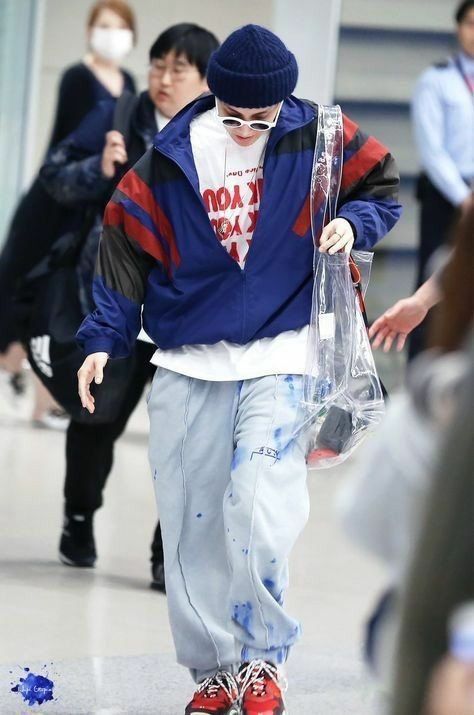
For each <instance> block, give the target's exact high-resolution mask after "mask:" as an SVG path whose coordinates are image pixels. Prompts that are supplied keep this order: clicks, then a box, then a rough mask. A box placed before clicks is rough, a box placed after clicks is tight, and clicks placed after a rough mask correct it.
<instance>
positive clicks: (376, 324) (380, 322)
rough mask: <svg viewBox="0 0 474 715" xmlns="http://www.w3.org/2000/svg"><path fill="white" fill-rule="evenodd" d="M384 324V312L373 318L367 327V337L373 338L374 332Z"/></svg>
mask: <svg viewBox="0 0 474 715" xmlns="http://www.w3.org/2000/svg"><path fill="white" fill-rule="evenodd" d="M385 325H386V320H385V314H384V315H381V316H380V318H377V320H374V322H373V323H372V325H371V326H370V328H369V338H373V337H374V335H375V334H376V333H378V331H379V330H380V328H383V327H384V326H385Z"/></svg>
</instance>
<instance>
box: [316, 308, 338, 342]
mask: <svg viewBox="0 0 474 715" xmlns="http://www.w3.org/2000/svg"><path fill="white" fill-rule="evenodd" d="M318 327H319V338H320V340H329V339H330V338H333V337H334V335H335V334H336V323H335V321H334V313H320V314H319V315H318Z"/></svg>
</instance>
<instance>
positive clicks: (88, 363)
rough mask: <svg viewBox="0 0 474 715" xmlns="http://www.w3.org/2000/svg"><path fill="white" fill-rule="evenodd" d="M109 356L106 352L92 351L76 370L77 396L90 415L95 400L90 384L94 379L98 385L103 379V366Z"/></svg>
mask: <svg viewBox="0 0 474 715" xmlns="http://www.w3.org/2000/svg"><path fill="white" fill-rule="evenodd" d="M108 359H109V356H108V355H107V353H92V355H88V356H87V357H86V359H85V360H84V362H83V363H82V365H81V367H80V368H79V370H78V372H77V378H78V383H79V397H80V398H81V403H82V406H83V407H85V408H86V410H88V411H89V412H90V413H91V415H92V414H93V412H94V410H95V404H94V403H95V400H94V398H93V396H92V395H91V391H90V384H91V382H92V380H94V382H95V384H96V385H100V383H101V382H102V380H103V379H104V367H105V365H106V364H107V360H108Z"/></svg>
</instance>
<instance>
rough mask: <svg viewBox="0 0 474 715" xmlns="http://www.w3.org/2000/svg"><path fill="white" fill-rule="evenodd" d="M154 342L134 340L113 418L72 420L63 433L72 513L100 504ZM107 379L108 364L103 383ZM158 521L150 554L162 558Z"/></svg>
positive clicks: (150, 370)
mask: <svg viewBox="0 0 474 715" xmlns="http://www.w3.org/2000/svg"><path fill="white" fill-rule="evenodd" d="M154 350H155V348H154V346H153V345H150V344H148V343H143V342H140V341H137V343H136V347H135V351H136V361H135V365H134V368H133V370H132V372H131V374H130V377H129V381H128V384H126V385H124V389H125V391H126V392H125V397H124V401H123V405H122V408H121V410H120V413H119V415H118V417H117V418H116V420H115V421H114V422H110V423H108V424H94V425H87V424H81V423H79V422H74V420H71V423H70V425H69V428H68V430H67V435H66V481H65V484H64V496H65V499H66V511H67V512H68V513H73V514H92V513H93V512H94V511H96V509H99V508H100V507H101V506H102V492H103V490H104V487H105V483H106V481H107V477H108V476H109V474H110V471H111V469H112V464H113V457H114V445H115V442H116V440H117V439H118V438H119V437H120V435H121V434H122V432H123V431H124V429H125V427H126V425H127V422H128V419H129V417H130V415H131V414H132V412H133V410H134V409H135V407H136V405H137V403H138V401H139V399H140V397H141V396H142V394H143V390H144V389H145V385H146V384H147V383H148V382H149V381H150V380H151V379H152V377H153V374H154V371H155V368H154V366H153V365H151V364H150V358H151V356H152V355H153V353H154ZM106 380H107V368H106V371H105V377H104V384H105V383H106ZM162 548H163V547H162V544H161V531H160V524H159V523H158V525H157V527H156V529H155V534H154V538H153V544H152V554H153V557H155V558H157V559H160V558H162Z"/></svg>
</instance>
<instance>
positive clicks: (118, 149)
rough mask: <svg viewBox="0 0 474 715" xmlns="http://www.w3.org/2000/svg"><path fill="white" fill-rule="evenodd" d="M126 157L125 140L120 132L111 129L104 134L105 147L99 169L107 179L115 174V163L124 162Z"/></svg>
mask: <svg viewBox="0 0 474 715" xmlns="http://www.w3.org/2000/svg"><path fill="white" fill-rule="evenodd" d="M127 159H128V156H127V149H126V147H125V140H124V138H123V136H122V135H121V134H120V132H116V131H115V130H112V131H111V132H107V134H106V135H105V147H104V151H103V152H102V162H101V170H102V174H103V175H104V176H106V177H107V178H108V179H112V178H113V177H114V176H115V164H116V163H117V164H125V163H126V161H127Z"/></svg>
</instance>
